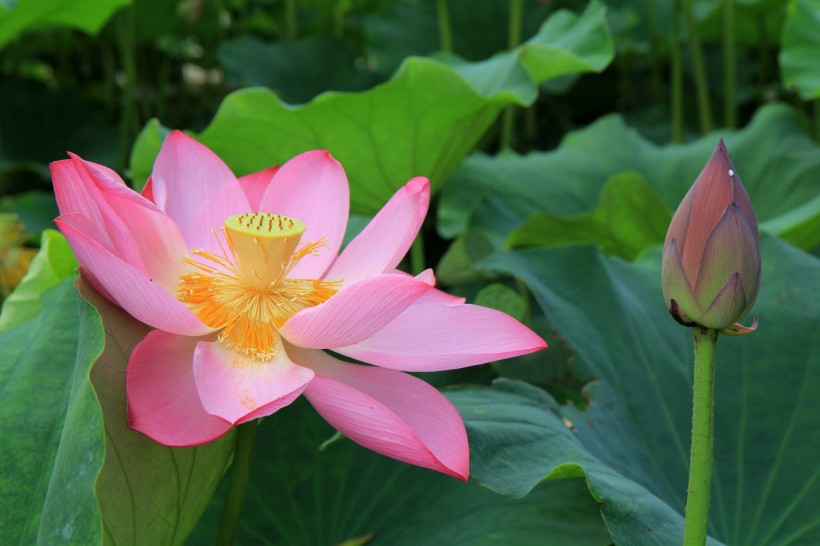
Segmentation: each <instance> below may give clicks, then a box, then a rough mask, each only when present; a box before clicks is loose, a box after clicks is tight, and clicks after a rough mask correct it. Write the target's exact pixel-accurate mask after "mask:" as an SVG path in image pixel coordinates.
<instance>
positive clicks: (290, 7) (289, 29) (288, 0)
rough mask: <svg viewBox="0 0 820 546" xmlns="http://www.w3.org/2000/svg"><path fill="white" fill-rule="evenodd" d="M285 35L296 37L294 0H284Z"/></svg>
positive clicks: (291, 37)
mask: <svg viewBox="0 0 820 546" xmlns="http://www.w3.org/2000/svg"><path fill="white" fill-rule="evenodd" d="M285 37H287V38H290V39H294V38H296V0H285Z"/></svg>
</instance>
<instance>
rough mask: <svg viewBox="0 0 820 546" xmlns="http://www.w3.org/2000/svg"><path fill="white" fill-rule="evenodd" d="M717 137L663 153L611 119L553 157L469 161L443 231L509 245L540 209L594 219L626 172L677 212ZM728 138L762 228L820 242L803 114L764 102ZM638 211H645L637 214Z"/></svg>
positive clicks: (816, 179) (449, 191)
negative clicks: (609, 183)
mask: <svg viewBox="0 0 820 546" xmlns="http://www.w3.org/2000/svg"><path fill="white" fill-rule="evenodd" d="M718 136H719V135H713V136H708V137H704V138H702V139H700V140H698V141H696V142H693V143H690V144H685V145H680V146H675V145H673V146H666V147H658V146H656V145H654V144H652V143H651V142H649V141H648V140H646V139H645V138H643V137H642V136H641V135H640V134H638V133H637V132H636V131H634V130H632V129H630V128H629V127H627V126H626V124H625V123H624V121H623V119H622V118H621V117H620V116H617V115H611V116H607V117H605V118H603V119H601V120H599V121H598V122H596V123H594V124H593V125H591V126H589V127H587V128H585V129H582V130H580V131H577V132H575V133H571V134H570V135H568V136H567V137H566V138H564V140H563V141H562V143H561V146H560V147H559V148H558V149H557V150H555V151H553V152H547V153H532V154H529V155H526V156H516V155H506V154H505V155H502V156H499V157H494V158H491V157H488V156H485V155H474V156H471V157H469V158H468V159H467V160H466V161H465V162H464V163H463V165H462V167H461V168H460V169H459V170H458V171H457V172H456V173H455V174H454V175H453V177H452V180H451V182H450V183H449V184H448V185H447V187H446V189H445V191H444V192H443V194H442V199H441V203H440V207H439V231H440V232H441V234H442V235H444V236H445V237H453V236H455V235H458V234H460V233H464V232H465V231H466V230H467V227H468V226H470V225H472V226H473V227H475V228H476V229H478V230H479V231H481V232H483V233H484V234H485V236H487V237H489V238H490V239H491V240H494V241H497V242H500V241H504V240H505V239H506V237H507V235H508V234H509V233H510V232H511V231H512V230H513V229H515V228H517V227H519V226H521V224H522V223H523V222H524V221H525V220H526V219H527V218H529V217H530V216H531V215H532V214H534V213H536V212H538V211H542V212H546V213H548V214H550V215H552V216H554V217H557V218H567V217H570V216H574V215H578V214H583V213H586V212H587V211H589V210H591V209H592V208H594V207H595V204H596V200H597V199H598V196H599V194H600V192H601V189H602V187H603V185H604V183H605V181H606V180H607V179H609V178H610V177H611V176H613V175H616V174H618V173H621V172H623V171H635V172H637V173H639V174H640V175H641V176H643V177H644V178H645V179H646V180H647V182H648V183H649V186H650V187H651V188H652V189H653V190H654V191H655V192H657V193H658V195H660V197H661V198H662V199H663V200H664V201H665V202H666V203H667V205H669V206H671V207H673V208H674V207H677V205H678V203H679V202H680V200H681V199H682V198H683V195H684V194H685V193H686V191H687V190H688V188H689V187H690V186H691V184H692V182H694V180H695V178H696V177H697V175H698V173H699V172H700V170H701V169H702V168H703V166H704V165H705V164H706V161H707V160H708V159H709V157H710V155H711V153H712V150H713V149H714V147H715V145H716V144H717V141H718ZM723 136H724V137H725V140H726V145H727V147H728V149H729V151H730V153H731V154H732V157H733V159H734V163H735V165H736V167H737V169H738V172H739V173H740V176H741V178H742V180H743V183H744V185H745V186H746V189H747V190H748V192H749V195H750V197H751V199H752V203H753V204H754V207H755V213H756V214H757V217H758V220H759V221H760V222H761V224H762V228H764V229H766V228H769V229H770V232H774V233H775V234H777V235H779V236H781V237H783V238H785V239H787V240H789V241H791V242H794V243H800V245H801V247H803V248H812V247H814V246H816V245H818V244H820V202H819V201H817V199H816V196H817V195H818V193H820V147H818V146H817V144H816V143H815V142H813V141H812V140H811V138H810V137H809V136H808V135H806V133H805V131H804V129H803V126H802V122H801V120H800V117H799V116H798V115H797V114H796V113H795V112H794V111H793V110H792V109H791V108H789V107H787V106H784V105H771V106H766V107H763V108H761V109H760V111H758V113H757V115H756V116H755V117H754V119H753V120H752V122H751V123H750V125H749V126H748V127H746V128H745V129H743V130H742V131H738V132H735V133H727V134H725V135H723ZM807 202H811V203H812V204H811V205H806V203H807ZM805 207H809V210H806V208H805ZM795 209H801V214H799V215H795V214H794V211H795ZM633 212H634V214H635V215H636V218H637V217H640V216H643V215H644V213H643V212H642V211H640V209H639V208H635V209H633Z"/></svg>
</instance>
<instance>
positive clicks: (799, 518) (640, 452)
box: [475, 237, 820, 546]
mask: <svg viewBox="0 0 820 546" xmlns="http://www.w3.org/2000/svg"><path fill="white" fill-rule="evenodd" d="M762 254H763V274H762V275H763V283H762V287H761V292H760V295H759V297H758V300H757V304H756V306H755V309H754V311H755V312H756V313H759V314H760V316H761V327H760V329H759V330H758V331H757V332H755V333H754V334H753V335H749V336H745V337H741V338H722V339H721V340H720V342H719V343H718V360H717V362H718V365H717V378H716V421H715V430H716V438H715V471H714V479H713V493H712V506H711V515H710V528H709V529H710V534H711V535H712V536H714V537H716V538H718V539H721V540H722V541H723V542H725V543H726V544H732V545H733V546H734V545H740V546H743V545H747V546H752V545H757V544H766V545H786V544H806V545H809V544H815V543H818V542H820V513H819V512H818V511H817V509H816V502H815V499H816V498H818V497H820V480H818V478H820V462H819V461H818V459H817V457H814V456H813V455H812V454H813V453H817V452H818V450H820V398H817V397H816V396H813V395H812V394H811V393H812V388H813V386H814V385H817V384H820V358H817V354H816V353H817V348H818V346H820V296H819V295H818V293H817V291H816V289H815V287H816V286H817V285H818V283H820V261H818V260H817V259H816V258H814V257H813V256H810V255H808V254H805V253H802V252H800V251H798V250H796V249H794V248H793V247H790V246H788V245H786V244H785V243H783V242H781V241H779V240H777V239H775V238H772V237H764V238H763V241H762ZM481 266H482V267H487V268H492V269H497V270H503V271H505V272H508V273H512V274H516V275H519V276H520V277H521V279H522V280H523V281H524V282H526V283H527V284H528V285H529V286H530V288H531V290H532V291H533V294H534V295H535V297H536V299H537V300H538V302H539V304H540V306H541V307H542V309H543V310H544V312H545V313H546V314H547V315H548V316H549V318H550V319H551V321H552V322H553V323H554V324H555V326H556V329H557V330H558V331H559V333H560V334H561V335H562V336H563V338H564V339H565V340H566V342H567V343H568V344H569V345H570V346H571V347H572V348H573V349H574V350H575V351H576V355H577V357H578V358H580V359H582V360H583V361H584V363H585V364H586V365H587V366H588V367H589V369H590V370H591V371H592V372H593V374H594V375H595V376H596V377H597V378H598V381H599V383H598V384H597V385H595V386H594V387H593V388H591V389H590V390H589V392H588V394H589V396H590V398H591V402H590V405H589V408H588V410H587V411H586V412H584V413H581V412H578V411H577V410H573V409H572V408H569V409H567V410H566V412H565V417H567V418H568V419H569V420H570V421H571V422H572V424H573V427H574V428H575V430H576V431H577V433H576V434H577V439H578V441H579V442H580V444H581V445H583V447H585V448H586V450H587V451H588V452H589V454H590V455H592V456H594V457H595V458H596V459H597V460H598V461H600V462H602V463H604V464H606V465H607V466H608V467H609V468H610V469H611V470H610V472H615V473H617V474H619V475H620V476H622V477H624V478H628V479H629V480H631V481H633V482H634V483H635V484H638V487H641V488H645V490H646V491H640V490H636V491H635V494H634V495H633V498H630V499H625V500H623V502H621V501H618V502H614V503H612V504H610V505H607V504H605V505H604V516H605V518H606V519H607V525H608V527H609V529H610V530H611V531H612V533H613V537H614V538H615V542H616V543H617V544H619V545H620V544H627V545H629V544H673V543H677V542H679V541H680V529H681V527H680V524H681V520H680V516H678V515H677V514H679V513H682V511H683V506H684V497H685V492H686V479H687V469H688V452H689V434H690V424H691V392H692V391H691V383H692V372H691V350H692V340H691V334H690V333H689V331H688V330H687V329H686V328H683V327H681V326H679V325H678V324H677V323H676V322H675V321H674V320H672V319H671V318H670V317H669V316H668V315H667V312H666V309H665V305H664V303H663V297H662V295H661V289H660V252H659V251H657V250H656V251H654V252H650V253H648V254H647V255H646V256H645V257H644V258H643V259H642V260H640V261H639V262H638V263H636V264H629V263H625V262H623V261H621V260H619V259H617V258H606V257H603V256H602V255H601V254H600V253H598V252H597V251H595V250H594V249H593V248H590V247H569V248H562V249H552V250H531V251H521V252H514V253H507V254H503V255H497V256H495V257H492V258H489V259H487V260H485V261H484V262H482V264H481ZM548 341H549V340H548ZM508 443H510V442H508ZM519 457H523V456H522V455H517V456H516V458H519ZM531 460H532V459H531ZM579 460H580V459H579ZM475 463H476V464H475V475H477V476H479V475H482V476H484V477H482V480H485V481H487V483H489V484H491V485H492V486H493V487H494V488H496V489H498V490H503V491H506V492H508V493H512V494H523V493H526V491H527V489H528V488H529V487H532V486H534V485H535V484H537V483H538V482H539V481H540V480H541V479H543V478H544V477H545V476H548V475H549V474H550V473H551V472H553V471H554V470H553V469H556V468H562V467H561V466H560V465H562V464H568V463H578V460H575V459H572V458H560V457H559V458H555V459H550V458H548V457H546V458H543V459H539V460H538V462H537V463H536V464H532V465H519V466H517V467H516V468H515V469H512V468H510V469H509V471H508V473H507V474H505V473H503V472H501V470H500V469H497V471H496V470H493V471H492V472H490V471H487V472H486V473H482V472H481V471H480V468H481V466H482V464H483V463H482V462H481V459H480V458H476V459H475ZM581 466H582V467H583V468H584V469H585V470H586V471H587V475H588V477H591V476H593V471H592V470H591V469H590V467H589V465H588V463H585V462H582V463H581ZM492 468H495V467H492ZM591 490H592V492H593V494H595V491H596V489H595V486H594V484H593V486H592V487H591ZM651 496H654V497H657V499H658V500H659V501H663V504H664V505H665V506H666V508H664V509H663V510H662V511H661V512H657V511H656V510H655V508H657V506H658V505H657V503H655V501H653V502H652V506H654V507H655V508H652V509H651V510H650V509H649V508H648V507H646V506H645V507H641V505H642V504H644V503H645V502H646V500H647V499H649V498H650V497H651ZM664 514H665V515H664ZM660 515H663V517H662V518H661V519H658V518H659V517H660ZM630 529H631V530H630ZM636 529H653V530H654V531H653V533H654V534H653V533H647V532H645V531H644V532H640V533H636V532H635V530H636ZM653 536H654V537H655V539H653V538H652V537H653ZM656 539H657V540H656Z"/></svg>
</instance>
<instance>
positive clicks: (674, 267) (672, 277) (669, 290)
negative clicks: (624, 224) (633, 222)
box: [661, 239, 703, 320]
mask: <svg viewBox="0 0 820 546" xmlns="http://www.w3.org/2000/svg"><path fill="white" fill-rule="evenodd" d="M661 274H662V276H663V291H664V298H665V299H666V305H667V306H669V307H671V304H672V300H675V303H677V305H678V310H679V311H681V312H682V313H683V315H684V316H682V317H680V318H682V319H685V320H690V319H691V318H697V317H700V315H701V313H702V312H703V310H702V309H701V306H700V304H699V303H698V301H697V299H696V298H695V291H694V290H693V289H692V285H691V283H690V282H689V279H688V278H687V276H686V271H685V270H684V269H683V262H682V260H681V256H680V252H679V251H678V241H677V239H671V240H670V241H668V242H667V243H666V245H665V246H664V248H663V265H662V268H661Z"/></svg>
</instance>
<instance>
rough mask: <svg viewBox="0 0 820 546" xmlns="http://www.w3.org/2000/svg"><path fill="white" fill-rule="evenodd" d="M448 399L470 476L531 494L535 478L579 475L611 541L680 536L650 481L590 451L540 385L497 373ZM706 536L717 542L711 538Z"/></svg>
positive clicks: (661, 544) (655, 541)
mask: <svg viewBox="0 0 820 546" xmlns="http://www.w3.org/2000/svg"><path fill="white" fill-rule="evenodd" d="M452 400H453V402H454V403H455V404H456V407H458V409H459V411H460V412H461V414H462V415H463V417H464V422H465V424H466V425H467V430H468V433H469V436H470V446H471V451H472V460H473V476H474V477H475V478H477V479H478V480H480V481H481V482H483V483H485V484H486V485H488V486H489V487H490V488H492V489H494V490H496V491H498V492H500V493H503V494H505V495H510V496H513V497H521V496H523V495H526V496H525V497H524V499H529V498H530V495H532V492H531V491H538V489H537V488H539V487H543V486H544V485H543V484H541V485H538V484H539V482H542V481H544V480H546V483H553V480H561V481H563V480H566V479H568V478H579V477H584V478H586V483H587V487H588V491H589V494H590V495H591V496H592V498H594V499H595V500H596V501H597V502H599V503H600V504H601V514H602V515H603V517H604V521H605V522H606V525H607V529H608V530H609V532H610V533H611V535H612V539H613V541H614V542H615V544H618V546H631V545H649V544H652V545H657V546H667V545H671V544H677V543H680V542H681V540H680V539H681V538H682V537H683V518H682V517H681V515H680V514H678V513H677V512H676V511H675V510H674V509H672V508H670V507H669V505H668V504H666V503H665V502H664V501H663V500H661V499H659V498H658V497H657V496H655V495H654V494H653V493H652V492H651V490H650V489H648V488H646V487H644V486H642V485H641V484H640V483H639V482H637V481H635V480H634V479H631V478H630V477H629V476H628V475H624V474H621V473H619V472H618V471H617V470H615V469H613V467H612V465H611V463H610V464H608V461H606V460H605V459H603V460H602V459H598V458H596V457H595V456H594V455H593V454H592V453H591V452H590V449H589V448H588V447H587V446H585V445H584V444H583V442H582V440H579V438H577V437H576V435H575V434H573V432H572V431H571V430H570V428H568V427H574V424H573V423H572V422H570V421H568V420H566V419H565V418H563V417H562V416H561V413H560V408H559V406H558V404H556V403H555V401H554V400H553V399H552V398H551V397H550V395H549V394H547V393H546V392H544V391H542V390H540V389H538V388H536V387H533V386H530V385H528V384H526V383H523V382H518V381H510V380H507V379H502V380H498V381H496V382H495V383H494V386H493V387H492V388H491V387H472V388H469V389H464V390H462V391H456V392H454V393H453V395H452ZM610 441H612V442H614V443H618V439H617V435H616V434H612V439H611V440H610ZM523 461H526V463H523ZM636 462H637V461H632V464H635V463H636ZM533 487H536V489H535V490H533V489H532V488H533ZM709 544H710V546H717V542H716V541H714V540H710V541H709Z"/></svg>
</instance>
